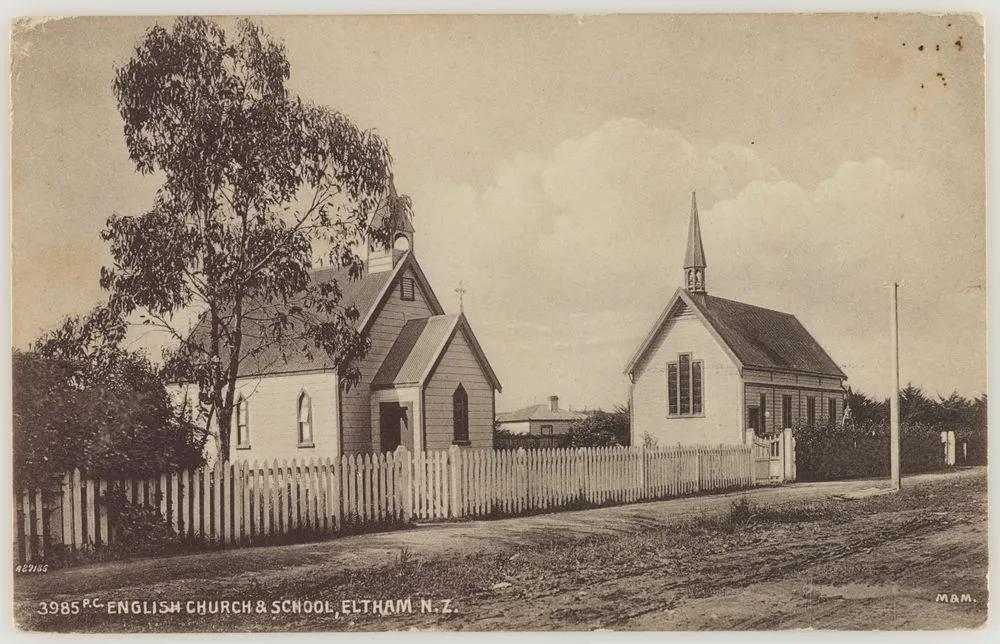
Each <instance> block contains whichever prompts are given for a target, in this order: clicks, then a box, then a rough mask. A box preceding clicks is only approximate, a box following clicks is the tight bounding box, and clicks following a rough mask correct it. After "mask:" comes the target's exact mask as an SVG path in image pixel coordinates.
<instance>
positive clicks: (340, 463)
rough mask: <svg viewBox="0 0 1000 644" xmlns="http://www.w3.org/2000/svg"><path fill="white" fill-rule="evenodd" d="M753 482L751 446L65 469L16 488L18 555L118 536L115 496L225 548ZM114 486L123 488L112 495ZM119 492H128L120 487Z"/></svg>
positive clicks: (401, 452) (402, 453)
mask: <svg viewBox="0 0 1000 644" xmlns="http://www.w3.org/2000/svg"><path fill="white" fill-rule="evenodd" d="M754 484H755V478H754V456H753V452H752V448H751V447H750V446H737V445H732V446H730V445H717V446H697V447H695V446H692V447H681V446H678V447H676V448H673V449H658V450H646V449H643V448H620V447H619V448H611V447H608V448H577V449H573V448H565V449H540V450H518V451H510V450H498V451H493V450H470V449H460V448H458V447H453V448H451V449H450V450H442V451H429V452H416V453H412V454H411V453H409V452H407V451H406V449H405V448H402V447H401V448H399V449H398V450H397V451H396V452H391V453H385V454H364V455H361V454H355V455H345V456H342V457H339V458H333V459H325V460H317V459H311V460H309V461H305V462H298V461H295V460H293V461H292V462H290V463H289V462H287V461H282V462H280V463H279V462H278V461H274V462H270V463H261V464H259V463H257V462H253V463H249V462H246V461H236V462H230V463H226V464H221V463H219V464H217V465H216V466H215V467H214V468H201V469H198V470H193V471H191V470H184V471H181V472H173V473H170V474H164V475H161V476H159V477H153V478H148V479H119V480H106V479H90V480H88V479H84V478H81V475H80V471H79V470H76V471H74V472H73V473H72V474H67V475H66V476H65V477H64V478H63V481H62V484H61V486H58V487H59V489H58V490H56V491H45V490H41V489H38V490H27V489H26V490H22V491H21V492H20V494H16V495H15V499H14V507H15V535H14V537H15V547H14V552H15V559H17V560H18V561H20V562H21V563H30V562H35V561H44V560H45V558H46V553H47V552H48V553H50V554H52V551H53V550H55V549H66V548H68V549H70V550H72V551H73V552H81V551H87V550H91V549H95V548H101V547H103V546H107V545H110V544H114V543H115V542H116V540H117V539H118V536H117V535H118V534H119V529H120V526H119V525H118V521H117V519H116V517H115V516H114V512H115V504H114V503H108V502H107V501H106V500H107V499H108V498H113V497H114V496H115V495H116V494H122V495H124V500H126V501H127V502H128V503H130V504H133V505H139V506H142V507H145V508H148V509H150V510H154V509H155V510H158V514H159V516H161V517H163V518H164V519H165V520H166V521H168V522H169V523H170V526H171V528H172V529H173V531H174V532H175V533H176V534H178V535H181V536H184V537H187V538H190V539H193V540H201V541H206V542H212V543H215V544H217V545H219V546H240V545H252V544H260V543H275V542H282V541H289V540H295V539H304V538H309V537H310V536H318V535H323V534H334V533H339V532H343V531H358V530H364V529H367V530H377V529H378V528H379V527H388V526H391V525H399V524H404V523H407V522H410V521H414V520H434V519H448V518H460V517H486V516H493V517H501V516H513V515H518V514H524V513H531V512H538V511H554V510H558V509H563V508H571V507H588V506H595V505H611V504H622V503H633V502H637V501H644V500H650V499H663V498H669V497H674V496H681V495H685V494H694V493H698V492H703V491H712V490H725V489H733V488H739V487H748V486H752V485H754ZM109 491H110V492H112V493H114V494H112V496H111V497H109V496H108V495H109ZM119 498H120V497H119Z"/></svg>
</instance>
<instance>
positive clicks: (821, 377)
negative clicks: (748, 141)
mask: <svg viewBox="0 0 1000 644" xmlns="http://www.w3.org/2000/svg"><path fill="white" fill-rule="evenodd" d="M706 268H707V262H706V261H705V250H704V248H703V247H702V241H701V226H700V224H699V222H698V205H697V201H696V199H695V197H694V195H692V197H691V221H690V225H689V229H688V240H687V253H686V256H685V260H684V287H683V288H679V289H677V291H676V292H675V293H674V295H673V297H672V298H670V301H669V303H668V304H667V306H666V308H665V309H663V313H662V314H661V315H660V317H659V318H658V319H657V320H656V322H655V324H653V327H652V329H650V331H649V333H648V334H647V335H646V337H645V338H644V339H643V341H642V343H641V344H640V345H639V347H638V349H637V350H636V352H635V354H634V355H633V356H632V359H631V360H630V361H629V363H628V366H627V367H626V369H625V375H626V376H628V378H629V381H630V382H631V387H630V400H631V404H632V442H633V443H632V444H633V445H635V444H641V443H642V439H643V436H644V435H647V434H648V435H649V436H651V437H653V438H655V439H657V441H658V442H659V444H661V445H674V444H677V443H681V444H703V445H707V444H720V443H722V444H744V443H747V442H749V441H750V439H751V438H752V436H753V435H754V434H757V435H773V434H775V433H777V432H780V431H781V430H783V429H785V428H789V427H792V426H793V425H795V424H797V423H799V422H803V423H809V424H816V423H831V422H839V421H840V420H842V419H843V414H844V403H845V401H846V397H847V393H846V388H845V382H846V380H847V376H846V375H845V374H844V372H843V371H841V369H840V368H839V367H838V366H837V364H836V363H835V362H834V361H833V359H832V358H830V355H829V354H828V353H827V352H826V351H824V350H823V347H822V346H820V344H819V342H817V341H816V339H815V338H813V336H812V335H811V334H810V333H809V332H808V331H807V330H806V329H805V327H804V326H802V323H800V322H799V321H798V319H796V318H795V316H794V315H791V314H789V313H782V312H779V311H773V310H771V309H765V308H762V307H759V306H753V305H750V304H743V303H741V302H735V301H733V300H727V299H723V298H721V297H715V296H713V295H709V294H708V289H707V281H706V272H705V271H706Z"/></svg>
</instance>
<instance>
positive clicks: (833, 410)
mask: <svg viewBox="0 0 1000 644" xmlns="http://www.w3.org/2000/svg"><path fill="white" fill-rule="evenodd" d="M828 404H829V405H830V414H829V416H830V417H829V421H830V422H831V423H835V422H837V399H836V398H831V399H830V401H829V403H828Z"/></svg>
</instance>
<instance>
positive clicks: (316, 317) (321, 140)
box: [101, 17, 410, 460]
mask: <svg viewBox="0 0 1000 644" xmlns="http://www.w3.org/2000/svg"><path fill="white" fill-rule="evenodd" d="M289 75H290V66H289V62H288V58H287V56H286V53H285V49H284V46H283V45H282V44H280V43H277V42H275V41H273V40H272V39H271V38H270V37H269V36H268V35H267V34H266V33H264V31H263V30H262V29H261V28H260V27H259V26H257V25H255V24H254V23H252V22H249V21H246V20H242V21H240V22H239V23H238V26H237V28H236V33H235V37H234V38H232V39H230V35H229V34H227V33H226V32H225V31H224V30H223V28H222V27H221V26H220V25H218V24H217V23H215V22H214V21H212V20H210V19H207V18H204V17H188V18H180V19H178V20H177V21H176V22H175V23H174V24H173V27H172V28H171V29H169V30H168V29H166V28H164V27H161V26H156V27H153V28H152V29H150V30H149V31H148V32H147V33H146V34H145V36H144V38H143V39H142V41H141V42H140V43H139V44H138V46H137V47H136V49H135V51H134V54H133V56H132V58H131V59H130V60H129V61H128V62H127V63H125V65H124V66H123V67H121V68H120V69H118V70H117V75H116V78H115V81H114V91H115V95H116V98H117V101H118V108H119V112H120V114H121V117H122V119H123V122H124V135H125V144H126V146H127V148H128V151H129V156H130V158H131V159H132V161H133V163H134V164H135V168H136V170H137V171H138V172H140V173H142V174H154V173H156V174H158V175H162V176H163V183H162V185H161V187H160V189H159V190H158V192H157V195H156V199H155V201H154V203H153V205H152V207H151V208H150V210H149V211H148V212H145V213H143V214H141V215H135V216H133V215H127V216H120V215H117V214H116V215H114V216H112V217H110V218H109V219H108V221H107V226H106V228H105V229H104V231H103V232H102V237H103V239H104V240H105V241H107V242H109V244H110V251H111V256H112V259H113V264H112V266H110V267H105V268H104V269H103V270H102V274H101V285H102V286H103V287H104V288H105V289H107V290H108V291H109V293H110V308H111V310H112V311H113V313H114V314H115V315H116V316H118V317H122V318H124V317H128V316H135V315H137V316H139V317H140V319H141V320H142V323H144V324H149V325H153V326H155V327H158V328H160V329H162V330H164V331H166V332H167V333H168V334H169V335H170V336H171V337H172V338H173V339H174V340H175V341H176V343H177V346H176V347H175V348H173V349H172V350H171V351H168V352H167V353H166V354H165V359H166V367H167V370H166V373H167V375H168V376H169V377H170V378H171V379H172V380H173V381H176V382H185V383H191V384H195V385H197V387H198V392H199V400H198V405H199V412H200V413H201V416H202V418H203V419H204V421H205V422H206V427H208V426H211V425H212V423H213V419H214V420H215V425H216V426H217V427H218V431H219V436H218V439H219V440H218V445H219V449H220V457H221V459H222V460H227V459H228V457H229V445H230V433H231V424H232V415H233V408H234V406H235V394H236V380H237V378H238V377H239V375H240V373H241V369H244V370H246V369H247V368H249V365H253V367H254V368H255V370H258V371H259V370H261V369H266V368H267V367H268V366H269V365H270V364H273V361H276V360H285V359H287V357H288V355H289V354H290V352H291V351H297V352H303V353H304V354H305V355H307V356H308V357H312V356H313V355H314V354H317V355H322V356H324V357H326V358H328V359H329V360H330V362H331V363H332V364H333V365H334V366H335V367H336V368H337V369H338V371H339V372H340V375H341V377H342V381H343V382H345V383H346V385H347V386H350V385H351V384H356V383H357V382H358V381H359V379H360V373H359V372H358V370H357V367H356V359H357V358H360V357H363V356H364V355H365V353H366V352H367V349H368V341H367V339H365V338H364V337H362V336H361V334H360V333H359V332H358V331H357V329H356V328H355V322H356V320H357V319H358V315H359V314H358V311H357V310H356V309H355V308H354V307H342V306H340V300H341V296H342V290H341V285H340V284H338V283H337V282H336V281H331V282H323V283H320V282H313V281H312V280H311V279H310V267H311V263H312V259H313V251H314V249H315V248H318V247H325V248H328V249H329V253H328V255H329V263H330V265H331V266H337V267H340V268H343V269H346V273H347V274H348V275H349V276H350V277H351V278H352V279H353V278H357V277H359V276H360V274H361V270H362V263H361V259H360V257H359V256H358V254H357V252H356V248H357V246H358V244H359V243H362V242H361V240H365V239H372V240H374V243H377V244H381V245H382V246H383V247H388V245H389V243H390V240H389V239H388V236H389V231H388V226H387V225H386V226H380V227H379V228H378V230H372V229H371V224H370V222H371V221H372V219H373V218H372V215H373V213H374V212H375V211H376V210H377V208H379V207H383V208H388V209H390V210H391V211H393V212H397V213H398V212H405V213H407V214H408V213H409V210H410V202H409V199H408V198H407V197H405V196H403V197H396V196H394V195H395V193H394V192H393V191H389V190H388V183H389V180H390V176H389V166H390V161H391V159H390V155H389V151H388V148H387V147H386V145H385V143H384V141H383V140H382V139H381V138H380V137H378V136H377V135H375V134H374V133H372V132H370V131H366V130H362V129H360V128H358V127H357V126H356V125H355V124H354V123H352V122H351V121H350V119H348V118H347V117H346V116H345V115H343V114H341V113H338V112H335V111H333V110H330V109H328V108H325V107H321V106H317V105H311V104H309V103H306V102H304V101H303V100H302V99H301V98H299V97H297V96H295V95H293V94H292V93H290V92H289V91H288V89H287V88H286V86H285V83H286V81H287V80H288V78H289ZM386 195H389V196H386ZM386 219H388V218H386ZM192 312H195V313H197V314H198V315H200V318H199V321H198V323H197V325H196V328H195V331H194V333H191V332H190V331H191V329H190V324H191V319H192V316H191V314H192ZM261 361H265V362H267V361H271V362H269V363H268V364H261Z"/></svg>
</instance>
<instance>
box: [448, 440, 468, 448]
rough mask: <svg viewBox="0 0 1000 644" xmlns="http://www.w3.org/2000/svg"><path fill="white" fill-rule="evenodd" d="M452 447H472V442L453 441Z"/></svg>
mask: <svg viewBox="0 0 1000 644" xmlns="http://www.w3.org/2000/svg"><path fill="white" fill-rule="evenodd" d="M451 444H452V445H457V446H458V447H470V446H471V445H472V441H451Z"/></svg>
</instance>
